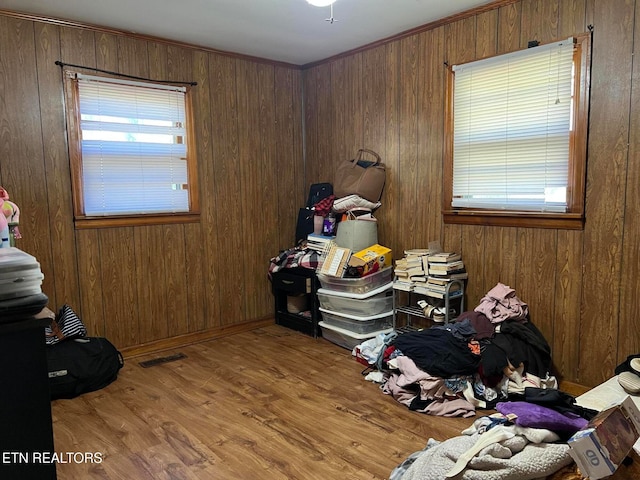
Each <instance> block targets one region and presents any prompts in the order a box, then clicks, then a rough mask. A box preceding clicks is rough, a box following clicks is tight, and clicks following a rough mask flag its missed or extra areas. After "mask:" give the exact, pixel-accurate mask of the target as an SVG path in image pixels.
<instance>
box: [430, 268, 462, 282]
mask: <svg viewBox="0 0 640 480" xmlns="http://www.w3.org/2000/svg"><path fill="white" fill-rule="evenodd" d="M428 275H429V276H430V277H434V278H443V279H447V280H466V279H467V278H469V277H468V275H467V270H466V269H464V268H461V269H459V270H453V271H451V272H444V271H440V270H436V271H433V270H431V269H430V270H429V272H428Z"/></svg>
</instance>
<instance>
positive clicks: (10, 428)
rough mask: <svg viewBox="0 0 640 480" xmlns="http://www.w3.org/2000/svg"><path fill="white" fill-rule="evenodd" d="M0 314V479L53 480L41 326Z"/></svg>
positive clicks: (33, 320)
mask: <svg viewBox="0 0 640 480" xmlns="http://www.w3.org/2000/svg"><path fill="white" fill-rule="evenodd" d="M50 322H51V320H50V319H42V318H40V319H38V318H34V317H27V318H22V319H7V318H6V317H3V318H0V365H2V377H1V378H2V387H1V388H0V425H1V426H2V427H1V428H0V478H3V479H7V480H10V479H16V480H17V479H20V480H32V479H33V480H51V479H56V478H57V476H56V464H55V463H54V459H53V454H54V452H55V451H54V446H53V426H52V423H51V400H50V397H49V377H48V373H47V371H48V369H47V357H46V351H45V348H46V344H45V338H44V327H45V326H46V325H48V324H49V323H50Z"/></svg>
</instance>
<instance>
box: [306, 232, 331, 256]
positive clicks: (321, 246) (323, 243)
mask: <svg viewBox="0 0 640 480" xmlns="http://www.w3.org/2000/svg"><path fill="white" fill-rule="evenodd" d="M335 238H336V237H335V236H325V235H316V234H313V233H310V234H309V235H308V236H307V248H309V249H311V250H315V251H316V252H319V253H321V254H326V253H327V251H328V249H329V247H330V245H331V244H332V242H334V243H335Z"/></svg>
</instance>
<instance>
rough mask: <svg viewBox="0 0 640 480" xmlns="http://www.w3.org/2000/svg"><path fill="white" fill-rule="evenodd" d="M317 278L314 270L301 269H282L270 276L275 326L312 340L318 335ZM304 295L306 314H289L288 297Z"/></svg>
mask: <svg viewBox="0 0 640 480" xmlns="http://www.w3.org/2000/svg"><path fill="white" fill-rule="evenodd" d="M318 283H319V282H318V278H317V277H316V272H315V270H311V269H309V268H303V267H294V268H284V269H282V270H279V271H277V272H273V273H272V274H271V289H272V292H273V297H274V303H275V320H276V324H278V325H282V326H284V327H288V328H291V329H294V330H298V331H300V332H303V333H306V334H307V335H311V336H313V337H314V338H315V337H317V336H318V335H319V334H320V329H319V327H318V322H319V321H320V310H319V309H318V297H317V295H316V292H317V291H318ZM300 294H302V295H305V296H306V297H307V310H306V311H307V312H308V314H306V315H305V314H304V313H291V312H289V311H288V309H287V301H288V298H287V297H289V296H297V295H300Z"/></svg>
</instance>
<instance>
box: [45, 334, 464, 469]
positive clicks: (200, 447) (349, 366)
mask: <svg viewBox="0 0 640 480" xmlns="http://www.w3.org/2000/svg"><path fill="white" fill-rule="evenodd" d="M177 352H182V353H184V354H185V355H186V356H187V358H185V359H182V360H177V361H174V362H170V363H166V364H161V365H157V366H153V367H150V368H142V367H141V366H140V365H139V362H140V361H142V360H147V359H150V358H155V357H159V356H165V355H168V354H171V353H177ZM362 369H363V366H361V365H360V364H359V363H357V362H356V361H355V359H354V358H353V357H352V356H351V354H350V352H349V351H348V350H346V349H343V348H341V347H338V346H336V345H334V344H332V343H330V342H328V341H327V340H324V339H317V340H314V339H313V338H311V337H308V336H305V335H303V334H300V333H298V332H295V331H293V330H289V329H286V328H284V327H280V326H276V325H274V326H270V327H267V328H263V329H259V330H254V331H252V332H247V333H241V334H237V335H233V336H231V337H227V338H223V339H217V340H212V341H209V342H205V343H199V344H195V345H191V346H188V347H183V348H179V349H176V350H171V351H167V352H162V353H159V354H156V355H147V356H144V357H136V358H129V359H126V363H125V366H124V368H123V369H122V370H121V373H120V376H119V378H118V380H116V382H114V383H113V384H111V385H110V386H108V387H107V388H105V389H103V390H100V391H98V392H93V393H89V394H85V395H82V396H80V397H78V398H75V399H72V400H56V401H54V402H53V404H52V413H53V422H54V423H53V427H54V439H55V450H56V452H100V453H101V454H102V456H103V459H102V462H101V463H99V464H98V463H79V464H78V463H67V464H59V465H58V478H59V479H63V480H64V479H69V480H71V479H73V480H77V479H82V480H84V479H94V478H96V479H127V480H131V479H135V480H147V479H149V480H150V479H153V480H155V479H223V480H235V479H242V480H247V479H260V480H270V479H304V480H311V479H322V480H333V479H342V478H350V479H363V480H364V479H366V480H371V479H386V478H388V475H389V473H390V472H391V470H392V469H393V468H394V467H395V466H396V465H398V464H399V463H400V462H401V461H402V460H404V459H405V458H406V457H407V456H408V455H409V454H410V453H412V452H414V451H417V450H421V449H422V448H424V445H425V444H426V442H427V440H428V439H429V437H433V438H435V439H437V440H444V439H446V438H449V437H451V436H455V435H459V434H460V431H461V430H462V429H464V428H466V427H467V426H469V425H470V424H471V423H472V421H473V419H462V418H444V417H433V416H428V415H425V414H421V413H415V412H411V411H409V410H408V409H407V408H406V407H405V406H403V405H401V404H399V403H397V402H396V401H395V400H394V399H393V398H391V397H389V396H387V395H384V394H383V393H382V392H381V391H380V389H379V387H378V386H377V385H376V384H373V383H371V382H368V381H366V380H364V377H363V376H362V375H361V373H360V372H361V371H362Z"/></svg>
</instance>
